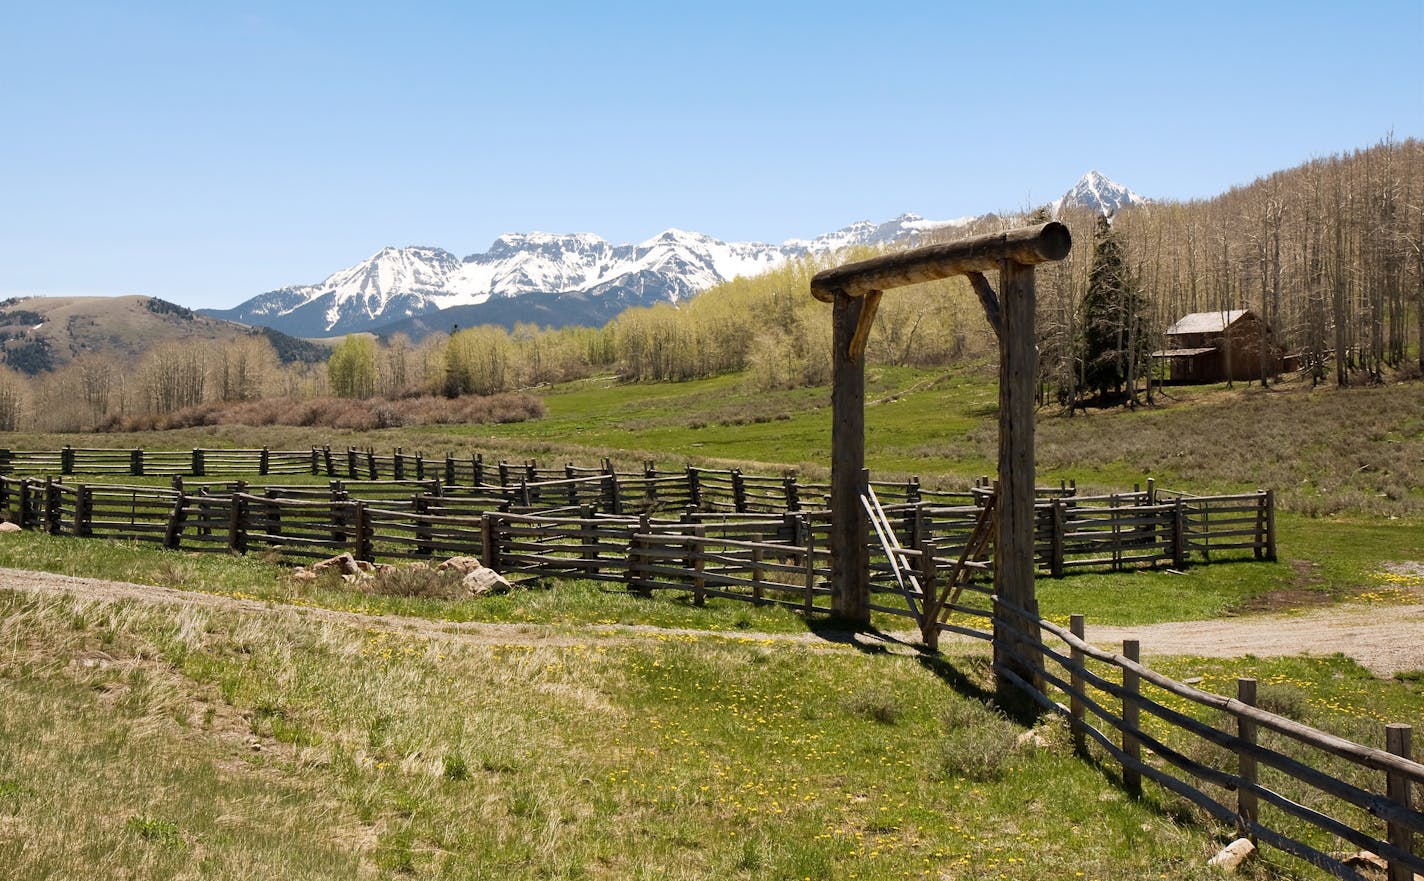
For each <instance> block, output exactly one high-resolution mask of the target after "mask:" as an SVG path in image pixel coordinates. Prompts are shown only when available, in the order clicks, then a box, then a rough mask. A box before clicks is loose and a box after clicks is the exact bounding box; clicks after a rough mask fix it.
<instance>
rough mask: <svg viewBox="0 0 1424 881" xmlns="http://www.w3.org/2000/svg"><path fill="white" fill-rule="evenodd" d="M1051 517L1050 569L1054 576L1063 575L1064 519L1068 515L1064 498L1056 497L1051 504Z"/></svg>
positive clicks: (1059, 576)
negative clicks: (1064, 506) (1065, 510)
mask: <svg viewBox="0 0 1424 881" xmlns="http://www.w3.org/2000/svg"><path fill="white" fill-rule="evenodd" d="M1049 517H1050V527H1051V529H1050V533H1049V535H1050V539H1049V549H1048V553H1049V557H1050V558H1049V561H1048V571H1049V573H1050V574H1051V575H1052V576H1053V577H1054V578H1062V577H1063V557H1064V550H1063V533H1064V520H1065V519H1066V516H1065V514H1064V512H1063V499H1062V498H1061V497H1059V498H1055V499H1054V500H1053V501H1052V502H1051V503H1050V505H1049Z"/></svg>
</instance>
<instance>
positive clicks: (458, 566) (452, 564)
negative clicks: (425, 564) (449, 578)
mask: <svg viewBox="0 0 1424 881" xmlns="http://www.w3.org/2000/svg"><path fill="white" fill-rule="evenodd" d="M483 568H484V564H483V563H481V562H480V559H479V557H451V558H450V559H448V560H446V561H445V562H443V563H441V564H440V565H438V566H436V567H435V570H436V571H437V572H445V571H448V570H450V569H454V570H455V571H456V572H465V573H469V572H474V571H475V570H476V569H483Z"/></svg>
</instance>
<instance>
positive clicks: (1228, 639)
mask: <svg viewBox="0 0 1424 881" xmlns="http://www.w3.org/2000/svg"><path fill="white" fill-rule="evenodd" d="M0 588H6V589H11V590H24V591H28V592H31V593H39V594H48V595H61V594H62V595H70V596H77V597H83V598H85V599H89V600H95V601H101V602H112V601H116V600H137V601H142V602H150V603H164V604H184V605H195V606H200V607H204V608H211V609H221V610H233V611H241V612H247V613H252V614H261V615H273V614H284V615H295V616H298V617H302V618H307V619H310V620H316V621H331V622H334V623H341V624H345V625H349V626H352V627H362V628H369V629H377V630H387V631H392V632H399V633H404V634H407V635H418V636H423V637H427V638H447V639H453V640H456V641H459V642H464V643H475V644H501V645H509V644H518V645H550V646H559V645H576V644H577V645H581V644H588V643H594V642H597V643H601V644H619V643H623V644H639V643H646V642H648V641H650V640H654V639H656V638H657V637H658V636H663V637H666V636H669V635H676V636H696V637H702V638H712V639H716V638H722V639H728V640H736V641H751V642H767V643H775V642H782V643H797V644H801V645H805V646H809V647H813V648H819V649H824V650H828V651H833V650H842V649H844V648H846V647H848V646H849V645H850V644H851V643H852V642H859V643H861V644H866V645H872V646H873V647H875V648H876V649H877V650H882V651H886V650H888V651H897V652H904V651H910V650H911V643H913V641H914V640H915V638H916V636H915V634H911V633H902V634H882V635H879V636H855V637H851V636H850V635H849V634H817V633H747V632H741V631H709V630H689V629H676V628H662V627H653V626H650V625H630V624H621V625H615V624H600V625H595V626H593V627H590V628H586V629H581V630H579V631H578V632H574V631H573V630H572V628H571V627H570V626H568V625H547V624H490V623H460V622H453V621H440V620H435V619H429V618H416V617H406V616H400V615H363V614H360V613H356V612H342V611H337V610H334V609H323V608H318V607H313V606H296V605H283V604H279V603H269V602H265V601H261V600H247V599H236V598H234V597H229V596H222V595H220V594H209V593H196V592H190V591H182V590H174V589H172V588H167V587H155V586H152V585H145V584H131V583H128V582H123V581H105V580H102V579H97V578H75V577H72V576H68V575H55V574H53V573H48V572H30V571H26V570H22V569H0ZM946 636H948V635H946ZM1087 636H1088V639H1089V641H1091V642H1093V643H1094V644H1097V645H1102V646H1104V647H1112V646H1119V647H1120V646H1121V644H1122V640H1123V639H1132V638H1135V639H1139V640H1141V642H1142V650H1143V655H1144V659H1145V660H1147V661H1149V663H1150V659H1151V656H1153V655H1204V656H1208V657H1226V658H1229V657H1240V656H1242V655H1247V654H1251V655H1258V656H1262V657H1271V656H1277V655H1306V654H1318V655H1329V654H1333V653H1335V652H1341V653H1343V654H1345V655H1347V656H1349V657H1351V658H1354V659H1355V660H1356V661H1359V662H1360V663H1361V664H1363V665H1364V666H1366V667H1368V668H1369V669H1370V670H1372V671H1374V672H1375V673H1376V674H1379V675H1382V676H1388V675H1390V674H1393V673H1396V672H1399V671H1402V670H1424V604H1421V605H1403V606H1401V605H1388V606H1384V605H1340V606H1332V607H1330V608H1327V609H1318V610H1315V611H1311V612H1307V613H1301V614H1295V615H1253V616H1247V617H1241V618H1228V619H1223V620H1217V621H1187V622H1172V623H1166V624H1148V625H1143V626H1138V627H1094V626H1091V625H1090V626H1089V627H1088V633H1087Z"/></svg>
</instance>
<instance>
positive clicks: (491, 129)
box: [0, 0, 1424, 306]
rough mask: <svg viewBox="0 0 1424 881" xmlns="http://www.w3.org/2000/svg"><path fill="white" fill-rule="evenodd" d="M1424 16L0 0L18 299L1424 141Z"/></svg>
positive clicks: (1238, 7)
mask: <svg viewBox="0 0 1424 881" xmlns="http://www.w3.org/2000/svg"><path fill="white" fill-rule="evenodd" d="M1421 57H1424V0H1407V2H1379V3H1369V4H1347V3H1338V2H1334V3H1315V2H1295V3H1269V2H1260V3H1249V2H1244V3H1243V2H1231V3H1213V2H1206V3H1193V4H1159V3H1149V2H1144V3H1091V2H1057V3H1036V2H1020V3H1014V4H987V3H975V4H967V3H965V4H961V3H953V2H947V0H941V2H937V3H916V2H899V3H893V4H875V3H869V2H861V3H855V4H844V3H837V2H817V3H776V2H760V3H741V2H718V3H711V4H698V3H681V4H680V3H667V2H661V3H606V4H599V3H567V4H565V3H556V2H545V3H540V4H519V3H508V2H506V3H500V4H497V5H489V6H484V5H482V4H477V3H454V2H452V3H421V2H408V3H403V4H365V3H361V2H356V0H352V2H344V3H302V2H272V3H268V2H255V3H241V2H231V3H218V2H211V3H204V2H173V3H155V2H139V0H129V2H122V3H118V2H95V3H77V2H64V0H47V2H42V3H35V2H24V3H19V2H10V0H0V294H3V295H5V296H13V295H17V294H41V295H44V294H49V295H64V294H126V293H143V294H150V295H153V296H159V297H163V298H164V299H168V300H172V301H175V302H178V303H182V304H185V305H190V306H233V305H236V304H237V303H238V302H240V301H242V300H245V299H247V298H248V297H251V296H253V295H255V294H258V293H261V292H263V291H266V290H270V289H272V288H275V287H280V286H283V285H286V284H296V283H311V282H315V281H319V280H320V279H321V278H323V277H325V276H326V275H327V274H329V273H330V272H332V271H334V270H336V269H339V268H341V267H344V266H348V265H350V264H352V263H355V262H357V261H359V260H361V259H363V258H365V257H367V256H369V255H370V254H372V253H374V252H375V251H376V250H378V249H379V248H381V247H383V246H385V245H408V244H427V245H437V246H440V247H443V248H446V249H448V250H450V251H453V252H455V253H456V254H458V255H462V256H463V255H465V254H469V253H472V252H476V251H483V250H485V249H486V248H487V247H488V246H489V244H490V242H491V241H492V240H493V239H494V238H495V237H496V236H498V235H499V234H500V233H502V232H507V231H515V230H517V231H527V230H536V229H537V230H544V231H550V232H575V231H588V232H596V233H598V234H600V235H602V236H604V237H605V238H608V239H610V240H613V241H615V242H617V241H638V240H642V239H645V238H648V237H651V236H652V235H654V234H656V233H657V232H659V231H660V230H662V229H665V228H667V227H670V226H676V227H681V228H684V229H693V230H698V231H700V232H705V233H708V234H710V235H714V236H717V237H719V238H724V239H735V240H749V239H754V240H763V241H781V240H782V239H786V238H791V237H810V236H813V235H816V234H818V233H821V232H826V231H829V230H831V229H835V228H837V227H840V226H844V225H846V224H848V223H851V222H853V221H856V220H859V219H862V218H869V219H874V220H884V219H888V218H890V217H892V216H894V215H897V214H900V213H902V212H904V211H914V212H917V213H919V214H923V215H926V216H929V217H935V218H949V217H957V216H961V215H966V214H976V213H980V212H983V211H989V210H1001V209H1013V208H1021V207H1025V206H1029V205H1033V204H1038V203H1040V202H1045V201H1048V200H1050V199H1052V198H1055V197H1057V196H1058V195H1059V194H1061V193H1062V192H1063V191H1064V190H1066V189H1067V188H1068V187H1069V186H1070V185H1071V184H1072V183H1073V182H1074V180H1076V179H1077V177H1078V176H1079V175H1080V174H1082V173H1083V172H1085V171H1087V170H1088V169H1090V168H1096V169H1098V170H1100V171H1102V172H1103V173H1105V174H1107V175H1108V176H1109V177H1112V178H1113V179H1115V180H1117V181H1119V182H1121V183H1124V184H1127V185H1128V186H1130V187H1132V188H1133V189H1135V190H1137V191H1138V192H1140V193H1142V194H1143V195H1146V196H1149V197H1154V198H1193V197H1205V196H1210V195H1213V194H1215V193H1218V192H1220V191H1221V190H1223V189H1226V188H1228V187H1230V186H1232V185H1234V184H1240V183H1247V182H1249V181H1251V180H1253V179H1254V178H1256V177H1257V176H1259V175H1262V174H1266V173H1269V172H1271V171H1275V170H1277V169H1280V168H1285V167H1288V166H1291V165H1295V164H1297V163H1300V162H1302V161H1305V160H1307V159H1309V158H1311V157H1312V156H1320V155H1326V154H1329V153H1333V152H1338V151H1342V150H1349V149H1353V148H1356V147H1364V146H1368V145H1370V144H1373V143H1375V142H1377V141H1378V140H1380V139H1381V138H1383V137H1384V136H1385V135H1386V134H1388V133H1389V132H1390V131H1393V132H1394V135H1395V136H1396V137H1399V138H1403V137H1410V136H1415V137H1417V136H1421V135H1424V73H1421V67H1420V66H1419V60H1418V59H1419V58H1421Z"/></svg>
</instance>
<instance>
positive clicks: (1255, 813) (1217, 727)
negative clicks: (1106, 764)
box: [996, 599, 1424, 881]
mask: <svg viewBox="0 0 1424 881" xmlns="http://www.w3.org/2000/svg"><path fill="white" fill-rule="evenodd" d="M996 602H1000V603H1001V602H1003V601H1002V600H1001V599H996ZM1039 626H1040V628H1041V631H1042V632H1043V633H1044V634H1046V638H1044V639H1042V640H1040V641H1038V642H1036V643H1034V644H1032V645H1031V646H1028V649H1029V650H1030V651H1032V652H1033V653H1034V654H1035V656H1041V657H1042V658H1044V659H1045V660H1046V661H1047V662H1048V664H1047V665H1046V667H1045V670H1044V671H1043V679H1044V687H1043V688H1042V689H1039V688H1036V687H1034V686H1033V685H1032V684H1031V683H1029V682H1028V681H1027V680H1025V679H1024V678H1022V677H1020V676H1019V675H1018V674H1017V673H1016V672H1015V671H1014V669H1013V665H1011V664H1002V665H1000V666H999V668H998V670H997V672H998V673H999V674H1000V675H1004V676H1007V677H1008V678H1009V679H1010V680H1011V681H1013V682H1014V683H1015V684H1016V685H1018V686H1019V688H1020V689H1022V690H1023V691H1024V692H1025V693H1026V694H1028V695H1029V696H1030V697H1031V698H1032V699H1033V700H1035V701H1036V702H1037V703H1038V704H1039V705H1041V706H1042V707H1043V708H1044V709H1045V710H1048V711H1050V712H1052V713H1057V714H1061V715H1062V716H1064V717H1066V718H1067V720H1068V722H1069V725H1070V728H1071V730H1072V734H1073V741H1074V746H1075V748H1076V749H1077V750H1078V751H1079V752H1080V753H1081V754H1084V755H1086V754H1088V753H1089V752H1090V751H1097V752H1098V753H1099V754H1101V755H1106V756H1107V757H1108V758H1109V759H1110V761H1111V762H1114V763H1116V764H1118V765H1120V767H1121V769H1122V783H1123V785H1124V787H1125V788H1126V789H1128V790H1129V791H1130V792H1134V793H1140V792H1141V789H1142V784H1143V780H1144V779H1146V780H1150V781H1152V782H1154V783H1156V784H1157V785H1159V786H1161V787H1162V788H1163V789H1164V790H1166V791H1167V792H1169V793H1172V794H1173V795H1176V796H1178V797H1180V798H1182V799H1184V800H1185V801H1187V802H1189V803H1191V804H1192V805H1193V806H1195V807H1196V808H1198V809H1200V810H1201V811H1203V812H1204V813H1206V814H1207V815H1209V816H1211V817H1212V818H1213V819H1215V820H1217V821H1219V822H1222V823H1225V824H1227V825H1228V826H1234V827H1235V828H1236V829H1237V830H1239V833H1240V834H1241V835H1243V836H1246V837H1249V838H1250V839H1251V840H1253V841H1254V842H1256V843H1257V844H1258V845H1269V846H1271V847H1274V848H1277V849H1279V850H1282V851H1284V852H1286V853H1288V854H1291V855H1292V856H1295V857H1297V858H1299V859H1302V860H1305V861H1306V862H1308V863H1310V864H1312V865H1314V866H1317V867H1319V868H1321V869H1323V870H1325V871H1326V872H1328V873H1329V874H1330V875H1332V876H1334V877H1337V878H1345V879H1353V881H1370V879H1372V878H1374V877H1376V876H1373V875H1370V874H1367V873H1366V872H1365V871H1364V870H1363V869H1362V868H1361V866H1360V864H1358V863H1347V862H1346V861H1345V860H1346V858H1347V856H1348V855H1349V854H1351V853H1354V852H1355V851H1358V850H1365V851H1369V852H1370V853H1372V854H1375V855H1377V856H1378V857H1381V858H1383V859H1384V860H1385V861H1387V863H1388V878H1389V879H1390V881H1410V879H1413V878H1415V877H1416V873H1424V857H1421V850H1420V848H1419V846H1418V845H1417V844H1415V836H1416V835H1424V813H1421V811H1420V797H1421V796H1424V765H1421V764H1420V763H1418V762H1415V761H1414V760H1413V755H1412V744H1411V736H1412V735H1411V732H1412V728H1411V726H1410V725H1407V724H1391V725H1385V726H1383V730H1382V732H1381V734H1382V737H1381V742H1382V745H1383V747H1384V749H1380V748H1378V747H1371V746H1365V745H1362V744H1359V743H1355V742H1352V741H1350V740H1346V739H1344V738H1341V737H1337V736H1335V735H1332V734H1329V733H1327V732H1325V731H1321V730H1319V729H1316V728H1312V727H1310V726H1308V725H1303V724H1301V723H1299V722H1296V721H1294V720H1292V719H1289V718H1286V717H1284V716H1281V715H1277V714H1275V713H1271V712H1267V711H1266V710H1263V709H1260V708H1259V707H1257V706H1256V703H1257V683H1256V680H1254V679H1247V678H1243V679H1238V680H1237V689H1236V691H1237V693H1236V696H1235V697H1234V698H1231V697H1226V696H1223V695H1218V694H1213V693H1211V692H1208V691H1203V690H1201V689H1198V688H1194V687H1192V686H1190V685H1187V684H1185V683H1182V682H1178V681H1176V680H1174V679H1171V678H1169V677H1167V676H1164V675H1162V674H1161V673H1159V672H1157V671H1155V670H1153V669H1151V668H1150V667H1147V666H1145V665H1144V664H1143V663H1142V662H1141V649H1140V645H1139V642H1138V641H1137V640H1126V641H1124V642H1123V646H1122V652H1121V653H1115V652H1108V651H1104V650H1102V649H1100V648H1097V647H1095V646H1094V645H1092V644H1091V643H1089V642H1088V641H1087V640H1086V638H1085V624H1084V620H1083V616H1081V615H1074V616H1072V618H1071V623H1070V626H1069V627H1067V628H1064V627H1062V626H1060V625H1058V624H1054V623H1052V622H1050V621H1043V620H1041V621H1040V622H1039ZM1018 636H1020V637H1022V634H1019V635H1018ZM1008 641H1009V642H1010V643H1011V644H1013V645H1015V646H1016V649H1015V650H1022V649H1023V648H1024V646H1023V641H1022V639H1021V638H1020V639H1010V640H1008ZM1244 648H1248V647H1246V646H1243V649H1244ZM1065 701H1066V703H1065ZM1090 744H1091V746H1090ZM1420 841H1421V842H1424V838H1421V839H1420ZM1326 842H1329V844H1326Z"/></svg>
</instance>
